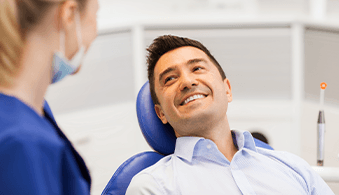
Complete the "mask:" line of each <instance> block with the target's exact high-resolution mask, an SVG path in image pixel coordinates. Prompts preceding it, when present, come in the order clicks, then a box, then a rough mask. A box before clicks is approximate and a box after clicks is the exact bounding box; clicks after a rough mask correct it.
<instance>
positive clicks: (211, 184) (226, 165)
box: [126, 35, 333, 195]
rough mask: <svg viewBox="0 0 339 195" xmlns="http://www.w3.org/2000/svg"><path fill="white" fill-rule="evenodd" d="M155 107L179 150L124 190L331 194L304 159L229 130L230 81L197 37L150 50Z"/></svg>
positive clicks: (161, 40)
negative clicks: (171, 130) (172, 133)
mask: <svg viewBox="0 0 339 195" xmlns="http://www.w3.org/2000/svg"><path fill="white" fill-rule="evenodd" d="M147 50H148V52H149V55H148V60H147V62H148V79H149V82H150V89H151V95H152V99H153V102H154V104H155V111H156V113H157V115H158V117H159V118H160V120H161V121H162V122H163V123H164V124H166V123H169V124H170V125H171V126H172V127H173V129H174V131H175V134H176V136H177V141H176V146H175V152H174V154H172V155H168V156H166V157H164V158H163V159H161V160H160V161H159V162H157V163H156V164H155V165H153V166H151V167H149V168H147V169H145V170H143V171H141V172H140V173H139V174H137V175H136V176H135V177H134V178H133V179H132V181H131V183H130V186H129V187H128V189H127V193H126V194H128V195H129V194H131V195H132V194H133V195H135V194H182V195H192V194H194V195H196V194H232V195H238V194H251V195H254V194H257V195H263V194H267V195H272V194H274V195H276V194H286V195H291V194H333V192H332V191H331V189H330V188H329V187H328V186H327V185H326V183H325V182H324V181H323V180H322V178H321V177H320V176H319V175H317V174H316V173H315V172H314V171H313V170H312V168H311V167H310V166H309V165H308V164H307V163H306V162H305V161H304V160H302V159H301V158H299V157H297V156H295V155H293V154H290V153H287V152H280V151H271V150H266V149H262V148H257V147H256V146H255V144H254V141H253V137H252V136H251V134H250V133H249V132H246V131H245V132H242V131H234V130H233V131H231V130H230V127H229V123H228V119H227V115H226V111H227V107H228V103H229V102H231V101H232V90H231V84H230V81H229V80H228V79H227V78H226V76H225V74H224V72H223V70H222V68H221V66H220V65H219V63H218V62H217V61H216V60H215V58H214V57H213V56H212V55H211V54H210V52H209V51H208V50H207V49H206V48H205V47H204V46H203V45H202V44H201V43H199V42H198V41H195V40H191V39H188V38H181V37H176V36H170V35H165V36H161V37H158V38H157V39H155V40H154V42H153V43H152V45H151V46H150V47H149V48H148V49H147Z"/></svg>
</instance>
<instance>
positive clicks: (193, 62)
mask: <svg viewBox="0 0 339 195" xmlns="http://www.w3.org/2000/svg"><path fill="white" fill-rule="evenodd" d="M199 62H204V63H207V61H206V60H205V59H203V58H194V59H191V60H188V61H187V63H186V64H187V65H191V64H196V63H199Z"/></svg>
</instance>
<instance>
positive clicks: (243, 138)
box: [232, 130, 258, 152]
mask: <svg viewBox="0 0 339 195" xmlns="http://www.w3.org/2000/svg"><path fill="white" fill-rule="evenodd" d="M232 132H233V133H234V135H235V137H236V142H237V145H238V150H242V149H243V148H246V149H249V150H253V151H255V152H258V151H257V148H256V146H255V143H254V139H253V137H252V134H251V133H250V132H248V131H239V130H232Z"/></svg>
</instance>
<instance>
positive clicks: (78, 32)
mask: <svg viewBox="0 0 339 195" xmlns="http://www.w3.org/2000/svg"><path fill="white" fill-rule="evenodd" d="M75 23H76V26H75V28H76V33H77V39H78V40H77V41H78V46H79V48H78V49H80V48H81V46H82V36H81V23H80V14H79V11H76V13H75Z"/></svg>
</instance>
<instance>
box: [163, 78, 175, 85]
mask: <svg viewBox="0 0 339 195" xmlns="http://www.w3.org/2000/svg"><path fill="white" fill-rule="evenodd" d="M172 79H174V77H167V78H166V79H165V84H166V83H167V82H168V81H170V80H172Z"/></svg>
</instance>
